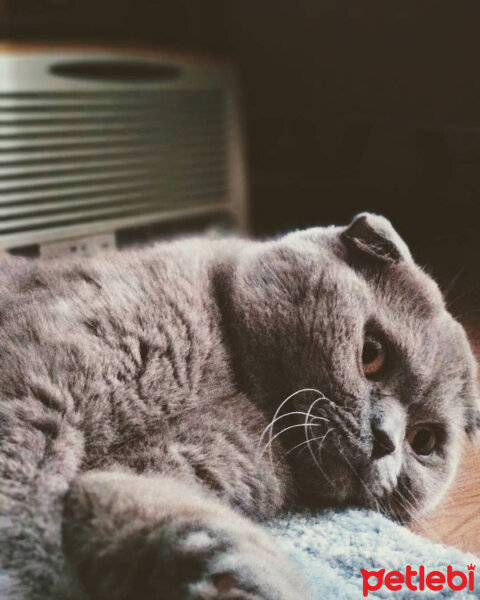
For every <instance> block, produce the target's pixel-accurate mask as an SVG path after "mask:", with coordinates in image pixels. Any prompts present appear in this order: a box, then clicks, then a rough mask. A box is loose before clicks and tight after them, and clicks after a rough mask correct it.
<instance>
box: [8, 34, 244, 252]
mask: <svg viewBox="0 0 480 600" xmlns="http://www.w3.org/2000/svg"><path fill="white" fill-rule="evenodd" d="M220 214H223V215H227V216H228V217H229V218H231V220H232V222H233V223H234V224H235V226H236V227H237V228H238V229H240V230H242V229H245V227H246V208H245V171H244V161H243V148H242V141H241V128H240V119H239V109H238V101H237V93H236V83H235V78H234V76H233V74H232V71H231V69H230V68H229V66H228V65H227V64H224V63H222V62H219V61H218V62H217V61H205V60H201V59H195V58H188V57H179V56H173V55H168V54H165V53H161V52H156V51H148V52H147V51H135V50H132V49H121V50H112V49H110V50H107V49H93V48H86V47H85V48H76V49H73V48H62V47H55V48H50V49H46V48H25V47H23V48H18V47H14V46H4V47H1V46H0V249H15V248H17V249H18V248H20V247H24V246H32V245H33V246H38V247H39V248H40V253H42V252H41V250H42V248H52V244H53V245H54V247H58V248H63V247H65V248H68V241H69V240H78V239H80V240H82V239H84V238H85V239H88V238H89V237H90V236H93V237H95V239H97V240H102V239H103V240H105V239H108V236H109V235H110V236H111V235H112V234H114V233H115V232H118V231H119V230H122V229H124V228H131V227H137V226H145V225H151V224H154V223H161V222H167V221H172V220H182V219H188V218H192V217H198V216H207V215H220ZM105 234H106V235H107V238H105ZM99 236H100V237H99ZM93 237H92V239H93ZM54 254H55V252H54Z"/></svg>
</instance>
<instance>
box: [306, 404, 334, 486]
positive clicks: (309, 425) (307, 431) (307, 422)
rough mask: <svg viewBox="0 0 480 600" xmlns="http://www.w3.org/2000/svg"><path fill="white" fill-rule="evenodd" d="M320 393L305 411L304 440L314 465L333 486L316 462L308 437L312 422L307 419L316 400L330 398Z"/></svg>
mask: <svg viewBox="0 0 480 600" xmlns="http://www.w3.org/2000/svg"><path fill="white" fill-rule="evenodd" d="M320 394H321V396H320V397H319V398H317V399H316V400H314V401H313V402H312V403H311V404H310V407H309V409H308V411H307V414H306V416H305V422H304V424H303V426H304V427H305V440H306V442H307V448H308V451H309V452H310V456H311V457H312V460H313V462H314V463H315V465H316V467H317V469H318V470H319V471H320V472H321V473H322V474H323V476H324V477H325V479H327V481H328V482H329V483H330V485H332V486H333V482H332V480H331V479H330V477H328V475H327V474H326V473H325V471H324V470H323V469H322V467H321V466H320V463H319V462H318V460H317V457H316V456H315V453H314V452H313V450H312V446H311V441H312V440H311V439H310V437H309V427H311V426H312V424H311V423H310V422H309V419H310V415H311V414H312V410H313V408H314V406H315V405H316V404H318V402H320V401H321V400H325V401H327V402H330V400H329V399H328V398H327V397H326V396H325V394H322V393H321V392H320ZM330 431H331V429H329V430H328V431H327V433H326V434H325V437H324V439H323V443H324V442H325V439H326V437H327V434H328V433H329V432H330ZM320 448H321V446H320Z"/></svg>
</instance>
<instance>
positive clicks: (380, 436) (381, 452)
mask: <svg viewBox="0 0 480 600" xmlns="http://www.w3.org/2000/svg"><path fill="white" fill-rule="evenodd" d="M372 436H373V448H372V458H373V459H375V460H377V459H379V458H383V457H384V456H387V454H392V453H393V452H395V449H396V447H397V445H396V443H395V438H394V436H393V435H392V434H391V433H390V432H388V431H386V430H385V429H381V428H380V427H378V426H377V425H372Z"/></svg>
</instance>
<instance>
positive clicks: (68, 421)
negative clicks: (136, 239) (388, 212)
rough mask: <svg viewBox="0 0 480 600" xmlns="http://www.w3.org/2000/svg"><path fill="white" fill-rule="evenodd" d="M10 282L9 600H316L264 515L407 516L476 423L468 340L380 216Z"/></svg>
mask: <svg viewBox="0 0 480 600" xmlns="http://www.w3.org/2000/svg"><path fill="white" fill-rule="evenodd" d="M0 286H1V287H0V358H1V372H0V565H1V567H0V596H1V598H2V600H45V599H47V598H48V599H51V598H61V599H72V600H73V599H75V600H77V599H81V598H83V599H88V600H107V599H108V600H110V599H115V600H140V599H143V600H153V599H155V600H195V599H196V600H200V599H202V600H206V599H210V600H214V599H216V600H220V599H223V600H227V599H231V600H233V599H237V600H247V599H248V600H253V599H261V600H295V599H302V600H303V599H305V598H307V595H308V594H307V591H306V590H305V589H304V588H303V584H302V583H301V581H300V579H299V578H298V577H297V576H296V574H295V572H294V570H293V569H292V568H291V567H290V566H289V564H288V561H286V560H285V558H284V557H283V556H282V555H281V552H280V551H279V550H278V549H277V547H276V545H275V544H274V542H272V540H271V539H270V538H269V536H268V534H267V533H266V532H265V531H264V530H263V529H262V527H261V525H260V524H259V523H258V521H261V520H262V519H266V518H268V517H271V516H273V515H275V514H277V513H279V512H281V511H286V510H292V511H297V510H305V509H315V508H319V507H321V506H328V505H336V506H339V505H352V504H353V505H359V506H365V507H370V508H375V509H378V510H381V511H383V512H385V513H387V514H389V515H391V516H392V517H393V518H395V519H398V520H400V521H407V520H408V519H409V518H410V517H411V516H412V515H414V514H416V513H417V512H418V511H421V510H425V509H428V508H430V507H432V506H433V505H434V504H435V503H436V502H438V500H439V498H440V497H441V496H442V494H443V493H444V491H445V490H446V488H447V486H448V484H449V483H450V482H451V480H452V477H453V474H454V471H455V467H456V465H457V462H458V459H459V447H460V443H461V440H462V436H463V432H464V431H465V430H466V431H467V432H470V433H473V431H474V429H475V428H476V427H477V421H478V418H477V401H478V399H477V390H476V365H475V361H474V359H473V356H472V353H471V351H470V348H469V345H468V342H467V338H466V336H465V333H464V331H463V329H462V328H461V326H460V325H459V324H458V323H457V322H456V321H455V320H454V319H453V318H452V317H451V316H450V314H449V313H448V312H447V310H446V308H445V304H444V302H443V299H442V296H441V294H440V292H439V290H438V288H437V286H436V284H435V283H434V282H433V281H432V280H431V279H430V278H429V277H428V276H427V275H425V273H424V272H423V271H422V270H421V269H420V268H419V267H418V266H416V265H415V263H414V262H413V260H412V258H411V256H410V253H409V251H408V249H407V247H406V245H405V244H404V242H403V241H402V240H401V239H400V238H399V236H398V235H397V234H396V233H395V231H394V230H393V228H392V226H391V225H390V223H389V222H388V221H387V220H385V219H384V218H382V217H379V216H375V215H369V214H362V215H359V216H358V217H356V218H355V220H354V221H353V222H352V223H351V225H350V226H348V227H330V228H314V229H309V230H307V231H299V232H295V233H292V234H290V235H287V236H285V237H283V238H281V239H279V240H275V241H269V242H251V241H242V240H224V241H220V240H219V241H207V240H186V241H179V242H173V243H170V244H160V245H157V246H155V247H153V248H151V249H145V250H140V251H139V250H137V251H129V252H125V253H119V254H117V255H115V256H108V257H103V258H96V259H92V260H85V261H78V262H76V261H74V262H64V263H60V262H59V263H55V262H52V263H45V264H41V263H39V262H34V261H27V260H25V261H24V260H22V259H19V260H16V259H13V258H12V259H5V260H4V262H3V263H2V265H1V278H0ZM255 521H257V523H255Z"/></svg>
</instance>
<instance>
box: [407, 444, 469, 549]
mask: <svg viewBox="0 0 480 600" xmlns="http://www.w3.org/2000/svg"><path fill="white" fill-rule="evenodd" d="M413 529H414V530H415V531H416V532H417V533H419V534H420V535H423V536H425V537H428V538H430V539H431V540H432V541H434V542H442V543H444V544H448V545H450V546H455V547H457V548H460V549H461V550H468V551H469V552H473V553H474V554H477V555H478V556H480V449H479V448H475V447H474V446H473V445H472V444H471V443H468V444H466V446H465V449H464V453H463V460H462V463H461V467H460V469H459V472H458V475H457V478H456V480H455V482H454V484H453V486H452V488H451V490H450V493H449V494H448V495H447V497H446V498H445V500H444V501H443V502H442V503H441V505H440V506H439V507H438V508H437V509H436V510H435V511H434V512H433V513H432V514H431V515H428V517H425V518H423V519H421V522H420V523H417V524H415V525H414V526H413Z"/></svg>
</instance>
